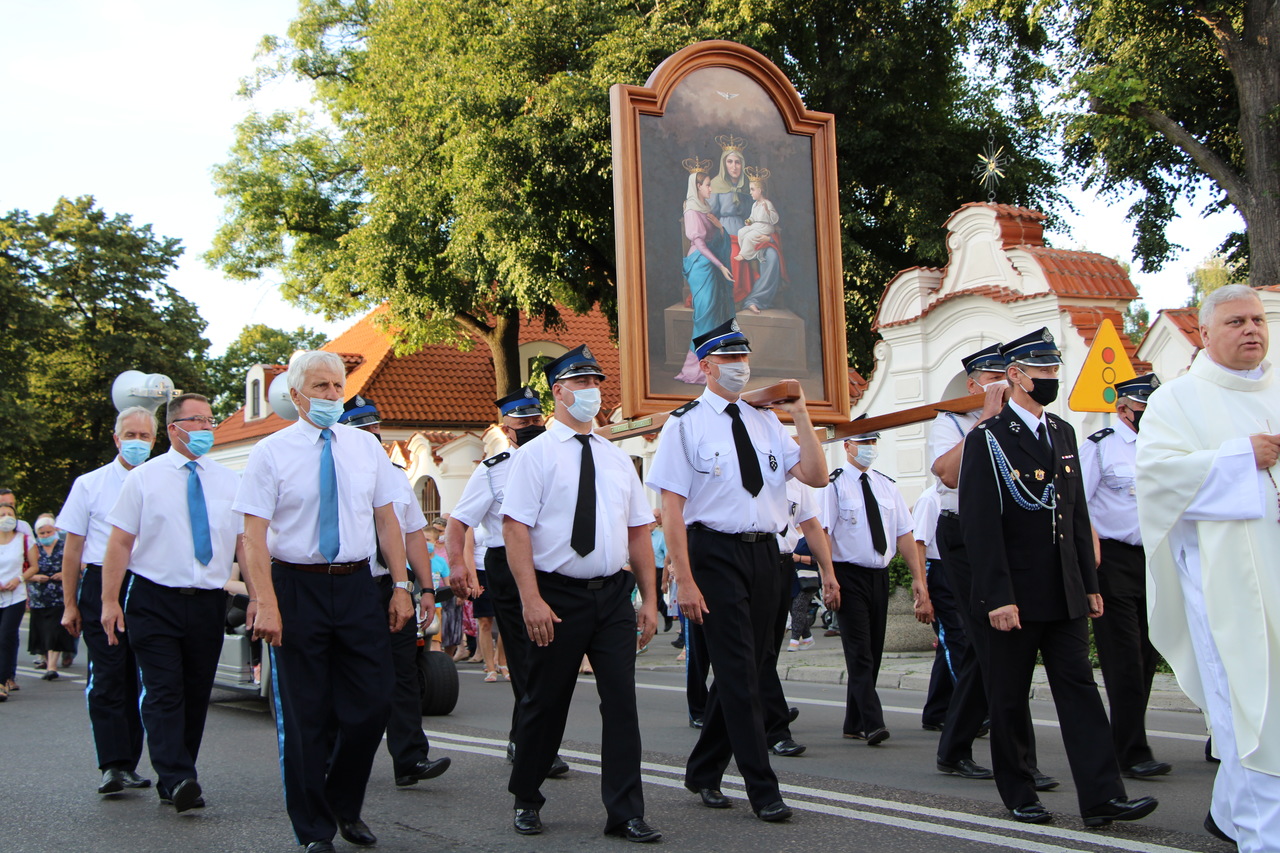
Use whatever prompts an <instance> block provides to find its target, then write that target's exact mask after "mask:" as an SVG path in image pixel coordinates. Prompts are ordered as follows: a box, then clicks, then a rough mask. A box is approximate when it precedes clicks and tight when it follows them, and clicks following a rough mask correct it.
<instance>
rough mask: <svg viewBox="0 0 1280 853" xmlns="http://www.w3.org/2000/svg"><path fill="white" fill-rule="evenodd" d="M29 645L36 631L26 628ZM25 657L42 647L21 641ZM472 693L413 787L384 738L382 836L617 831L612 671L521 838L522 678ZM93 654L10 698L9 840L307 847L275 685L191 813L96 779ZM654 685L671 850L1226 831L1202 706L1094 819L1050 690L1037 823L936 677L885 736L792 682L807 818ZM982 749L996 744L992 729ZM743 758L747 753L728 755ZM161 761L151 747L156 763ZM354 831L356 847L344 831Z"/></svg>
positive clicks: (36, 844) (2, 839)
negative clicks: (965, 728)
mask: <svg viewBox="0 0 1280 853" xmlns="http://www.w3.org/2000/svg"><path fill="white" fill-rule="evenodd" d="M24 645H25V643H24ZM21 662H22V663H23V664H26V663H29V661H28V660H27V659H26V656H25V655H24V656H23V658H22V659H21ZM460 670H461V680H462V687H461V697H460V700H459V703H458V707H457V709H456V710H455V711H454V713H453V714H452V715H450V716H448V717H428V718H424V720H423V726H424V728H425V729H426V730H427V733H428V736H429V737H430V738H431V741H432V756H433V757H438V756H440V755H449V756H451V757H452V758H453V766H452V767H451V768H450V770H449V771H448V772H447V773H446V774H444V775H443V776H441V777H439V778H437V779H434V780H431V781H428V782H422V783H419V784H418V785H416V786H414V787H411V788H400V789H398V788H396V787H395V786H394V784H393V782H392V771H391V763H390V760H389V758H388V756H387V754H386V752H385V751H382V752H380V753H379V756H378V759H377V762H376V764H375V766H374V774H373V779H372V781H371V783H370V786H369V793H368V798H367V800H366V803H365V809H364V815H363V816H364V819H365V820H366V821H367V822H368V824H369V825H370V827H371V828H372V829H373V831H374V832H375V833H376V834H377V835H378V837H379V844H378V849H379V850H383V851H463V850H466V851H487V850H494V851H526V850H529V851H565V850H574V851H578V850H582V851H587V850H614V851H617V850H619V849H620V848H625V847H626V846H627V844H626V842H624V841H621V840H618V839H611V838H605V837H604V836H603V835H602V834H601V832H602V829H603V820H604V812H603V808H602V807H601V805H600V801H599V783H598V773H599V738H600V726H599V717H598V704H597V701H596V697H595V685H594V682H593V680H592V679H591V678H590V677H589V676H584V677H582V678H581V679H580V680H579V683H578V688H577V691H576V692H575V695H574V702H573V710H572V713H571V716H570V720H569V726H568V729H567V734H566V740H565V743H564V745H563V748H562V751H561V754H562V755H563V756H564V757H565V759H566V760H568V761H569V763H570V764H571V766H572V768H573V770H572V771H571V772H570V773H569V774H568V775H567V776H565V777H564V778H562V779H553V780H548V782H547V783H546V785H545V786H544V788H543V792H544V794H545V795H546V796H547V800H548V802H547V804H546V806H545V807H544V809H543V812H542V817H543V821H544V823H545V824H546V831H545V832H544V834H542V835H541V836H536V837H531V838H522V837H519V836H516V835H515V834H514V833H513V832H512V830H511V828H510V820H511V797H510V795H509V794H508V793H507V792H506V781H507V774H508V767H507V765H506V763H505V762H504V759H503V751H504V748H505V744H506V727H507V723H508V721H509V715H510V708H511V693H510V690H509V689H508V687H507V685H506V684H505V683H502V682H499V683H497V684H485V683H483V682H482V680H481V673H480V671H479V668H478V667H476V666H474V665H472V666H466V665H464V666H462V667H461V668H460ZM84 675H85V670H84V667H83V665H81V664H77V665H76V666H73V667H72V668H71V670H70V671H69V672H68V673H67V677H64V678H62V679H60V680H59V681H56V682H42V681H40V680H39V679H38V673H37V672H36V671H35V670H32V669H29V668H28V667H26V666H25V665H24V666H23V667H21V671H20V673H19V677H18V681H19V683H20V684H21V686H22V690H21V692H19V693H17V694H16V695H14V696H13V697H12V698H11V699H10V700H9V701H8V702H6V703H3V704H0V743H3V750H2V751H0V850H4V851H9V853H27V852H28V851H66V850H77V851H79V850H85V851H117V850H125V851H129V853H150V851H166V853H167V852H168V851H181V853H204V851H275V850H279V851H291V850H297V849H299V848H297V847H295V846H294V844H295V840H294V838H293V835H292V832H291V831H290V828H289V824H288V820H287V818H286V816H285V813H284V806H283V799H282V795H281V790H280V767H279V761H278V756H277V753H276V737H275V730H274V726H273V723H272V719H271V716H270V714H269V713H268V711H267V707H266V705H265V703H263V702H260V701H256V700H240V699H236V698H235V697H232V696H230V695H229V694H215V701H214V703H213V704H212V706H211V708H210V712H209V720H208V726H207V729H206V732H205V739H204V748H203V752H202V754H201V757H200V781H201V785H202V786H203V787H204V791H205V799H206V801H207V802H208V807H207V808H204V809H201V810H196V811H193V812H188V813H187V814H184V815H176V814H175V813H174V812H173V810H172V808H170V807H165V806H161V805H160V804H159V802H158V800H157V797H156V795H155V792H154V789H153V790H147V791H136V792H129V793H126V794H122V795H118V796H114V797H100V796H99V795H98V794H97V793H95V788H96V785H97V782H98V777H99V774H98V772H97V771H96V769H95V767H94V764H95V761H94V758H93V746H92V742H91V739H90V734H89V725H88V717H87V714H86V711H85V706H84V697H83V689H84ZM637 680H638V686H639V689H638V702H639V705H640V713H641V725H642V728H643V739H644V745H645V765H644V779H645V799H646V804H647V818H648V820H649V822H650V823H651V824H653V825H654V826H655V827H656V828H658V829H660V830H662V832H663V833H664V835H665V838H664V839H663V842H662V845H661V849H665V850H669V851H708V850H717V851H726V853H765V852H766V851H768V852H769V853H771V851H801V850H807V851H862V850H867V851H870V850H876V851H934V850H937V851H948V853H952V851H954V852H955V853H970V851H979V850H982V851H987V850H1000V849H1010V850H1029V851H1077V850H1095V851H1104V850H1105V851H1114V850H1124V851H1167V850H1203V851H1221V850H1226V849H1229V848H1228V847H1226V846H1225V845H1223V844H1221V843H1220V842H1218V841H1216V840H1214V839H1213V838H1211V837H1210V836H1208V835H1207V834H1206V833H1205V832H1204V830H1203V829H1202V828H1201V821H1202V820H1203V819H1204V814H1205V810H1206V808H1207V805H1208V799H1209V791H1210V786H1211V785H1212V781H1213V772H1214V771H1213V765H1210V764H1208V763H1206V762H1205V761H1204V757H1203V745H1204V736H1203V724H1202V722H1201V719H1200V717H1199V715H1196V714H1189V713H1179V712H1153V713H1152V714H1151V715H1150V717H1149V727H1150V729H1151V731H1152V739H1153V745H1154V748H1155V750H1156V754H1157V756H1158V757H1159V758H1162V759H1164V760H1166V761H1170V762H1172V763H1173V764H1174V771H1173V773H1171V774H1170V775H1169V776H1166V777H1163V778H1160V779H1156V780H1151V781H1129V782H1128V783H1127V784H1128V789H1129V794H1130V796H1138V795H1143V794H1152V795H1155V796H1157V797H1159V798H1160V801H1161V805H1160V808H1159V810H1158V811H1157V812H1156V813H1155V814H1154V815H1152V816H1151V817H1150V818H1148V819H1147V820H1145V821H1142V822H1140V823H1135V824H1116V825H1113V826H1112V827H1110V828H1108V829H1105V830H1085V829H1084V828H1083V825H1082V824H1081V823H1080V820H1079V817H1078V813H1077V812H1078V808H1077V803H1076V796H1075V790H1074V787H1073V786H1072V784H1071V782H1070V773H1069V770H1068V766H1067V761H1066V758H1065V756H1064V753H1063V749H1062V743H1061V739H1060V737H1059V736H1058V732H1057V728H1056V722H1055V717H1054V712H1053V708H1052V705H1051V704H1050V703H1040V702H1037V703H1034V704H1033V716H1034V717H1035V718H1036V720H1037V722H1038V726H1037V729H1036V734H1037V738H1038V748H1039V753H1040V766H1041V768H1042V770H1044V771H1045V772H1048V773H1051V774H1053V775H1055V776H1058V777H1060V778H1062V780H1063V785H1062V787H1061V788H1059V789H1058V790H1057V791H1055V792H1050V793H1047V794H1044V795H1043V801H1044V803H1045V804H1046V805H1047V806H1048V807H1049V808H1050V809H1051V810H1053V811H1054V812H1055V813H1056V815H1057V818H1056V820H1055V822H1054V823H1053V824H1050V825H1048V826H1037V827H1028V826H1022V825H1019V824H1016V823H1013V822H1012V821H1010V820H1008V819H1007V817H1006V813H1005V811H1004V810H1003V808H1001V806H1000V801H999V798H998V796H997V794H996V790H995V786H994V784H992V783H991V782H973V781H967V780H961V779H956V778H952V777H947V776H943V775H941V774H938V773H937V772H935V770H934V767H933V762H934V752H935V746H936V740H937V735H936V734H933V733H930V732H925V731H922V730H921V728H920V725H919V708H920V705H921V704H922V702H923V694H921V693H918V692H914V691H905V690H904V691H898V690H893V691H881V698H882V699H883V701H884V703H885V705H886V706H887V711H888V723H889V727H890V729H891V731H892V733H893V737H892V738H891V739H890V740H889V741H888V742H886V743H885V744H883V745H882V746H879V747H867V746H866V745H865V744H864V743H862V742H861V741H850V740H845V739H842V738H841V737H840V723H841V719H842V714H843V688H842V687H840V686H836V685H823V684H809V683H795V682H788V683H787V685H786V687H787V692H788V695H789V698H790V700H791V702H792V704H795V705H797V706H798V707H799V708H800V709H801V714H800V718H799V719H798V720H797V722H796V723H795V724H794V725H793V731H794V733H795V736H796V739H797V740H799V741H800V742H802V743H805V744H807V745H808V747H809V749H808V751H807V752H806V753H805V754H804V755H803V756H800V757H796V758H774V759H773V764H774V768H775V770H776V771H777V772H778V775H779V778H780V780H781V781H782V784H783V794H784V797H785V798H786V800H787V802H788V803H789V804H790V805H791V806H792V807H793V808H794V809H795V810H796V817H795V818H794V819H793V820H791V821H790V822H788V823H785V824H765V823H762V822H760V821H758V820H756V819H755V818H754V817H753V816H752V814H751V811H750V809H749V807H748V806H747V804H746V800H745V798H744V797H743V795H742V784H741V780H740V779H738V778H737V777H733V776H728V777H726V779H725V784H724V791H725V793H726V794H728V795H729V796H730V797H731V798H733V800H734V808H732V809H729V810H725V811H711V810H708V809H706V808H703V807H702V806H701V805H700V803H699V802H698V800H697V798H696V797H695V796H694V795H692V794H690V793H688V792H686V791H685V790H684V788H683V786H682V784H681V779H682V773H683V764H684V758H685V756H686V755H687V754H688V751H689V749H690V747H691V746H692V745H693V742H694V740H695V737H696V734H697V733H696V731H695V730H693V729H691V728H689V727H688V726H687V724H686V712H685V707H684V697H683V690H682V683H683V679H682V676H681V675H680V674H679V673H677V672H673V671H669V670H667V671H641V672H639V673H638V675H637ZM977 757H978V759H979V760H980V761H982V762H986V761H987V758H988V754H987V749H986V747H985V745H984V744H980V745H979V748H978V750H977ZM730 769H731V770H733V768H732V766H731V768H730ZM139 770H140V772H143V773H144V775H153V774H150V773H149V771H150V768H149V765H146V762H145V760H144V766H143V767H140V768H139ZM335 843H336V845H337V847H338V849H339V850H340V851H341V850H352V849H356V848H353V847H351V846H350V845H346V844H345V843H344V842H342V841H341V839H338V840H337V841H336V842H335Z"/></svg>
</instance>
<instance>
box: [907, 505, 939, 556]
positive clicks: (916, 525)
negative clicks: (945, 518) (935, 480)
mask: <svg viewBox="0 0 1280 853" xmlns="http://www.w3.org/2000/svg"><path fill="white" fill-rule="evenodd" d="M911 527H912V530H913V531H914V532H913V534H912V535H913V536H914V537H915V540H916V541H917V542H923V543H924V544H925V547H926V548H927V547H928V546H930V545H932V544H933V537H934V536H935V535H936V534H937V531H938V500H937V497H936V496H933V495H929V494H928V493H926V494H924V495H921V496H920V500H918V501H916V505H915V508H914V509H913V510H912V511H911Z"/></svg>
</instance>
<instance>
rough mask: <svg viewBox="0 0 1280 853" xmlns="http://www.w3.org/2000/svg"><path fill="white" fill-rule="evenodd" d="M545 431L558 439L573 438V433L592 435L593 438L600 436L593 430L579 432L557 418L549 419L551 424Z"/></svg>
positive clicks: (566, 439)
mask: <svg viewBox="0 0 1280 853" xmlns="http://www.w3.org/2000/svg"><path fill="white" fill-rule="evenodd" d="M547 432H549V433H551V434H552V435H553V436H555V438H556V439H557V440H559V441H568V440H569V439H571V438H573V437H574V436H575V435H589V436H592V437H593V438H600V437H599V436H598V435H596V434H595V431H594V430H592V431H590V432H586V433H581V432H578V431H576V430H574V429H573V428H572V427H570V426H569V425H568V424H566V423H565V422H564V421H562V420H559V419H557V418H552V419H551V426H549V427H547ZM600 440H601V441H604V439H602V438H601V439H600Z"/></svg>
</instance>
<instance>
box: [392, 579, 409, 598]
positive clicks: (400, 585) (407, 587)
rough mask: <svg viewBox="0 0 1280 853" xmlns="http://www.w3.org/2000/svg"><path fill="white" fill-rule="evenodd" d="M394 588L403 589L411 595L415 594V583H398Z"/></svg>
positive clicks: (394, 584)
mask: <svg viewBox="0 0 1280 853" xmlns="http://www.w3.org/2000/svg"><path fill="white" fill-rule="evenodd" d="M392 586H393V587H394V588H396V589H403V590H404V591H405V592H407V593H409V594H410V595H412V594H413V581H396V582H395V583H393V584H392Z"/></svg>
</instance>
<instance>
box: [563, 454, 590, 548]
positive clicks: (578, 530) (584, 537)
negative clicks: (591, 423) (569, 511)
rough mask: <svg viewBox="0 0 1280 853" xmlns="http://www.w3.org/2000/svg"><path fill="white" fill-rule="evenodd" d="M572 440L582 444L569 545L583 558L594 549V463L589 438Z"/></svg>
mask: <svg viewBox="0 0 1280 853" xmlns="http://www.w3.org/2000/svg"><path fill="white" fill-rule="evenodd" d="M574 438H576V439H578V441H580V442H582V465H581V466H580V467H579V468H578V507H577V509H575V510H574V512H573V535H572V536H570V537H569V544H570V545H572V546H573V550H574V551H576V552H577V554H578V556H579V557H585V556H587V555H588V554H590V553H591V552H592V551H594V550H595V549H596V461H595V459H594V458H592V456H591V436H589V435H575V436H574Z"/></svg>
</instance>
